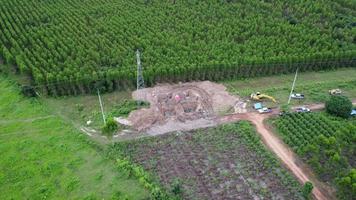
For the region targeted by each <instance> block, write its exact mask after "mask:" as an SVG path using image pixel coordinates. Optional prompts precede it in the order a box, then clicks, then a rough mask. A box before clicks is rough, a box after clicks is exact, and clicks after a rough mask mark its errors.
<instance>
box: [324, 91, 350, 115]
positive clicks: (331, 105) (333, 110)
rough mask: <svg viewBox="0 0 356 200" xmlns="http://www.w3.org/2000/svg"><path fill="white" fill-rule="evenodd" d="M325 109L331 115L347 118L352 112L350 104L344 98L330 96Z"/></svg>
mask: <svg viewBox="0 0 356 200" xmlns="http://www.w3.org/2000/svg"><path fill="white" fill-rule="evenodd" d="M325 108H326V111H327V112H328V113H330V114H332V115H335V116H338V117H342V118H348V117H350V113H351V110H352V102H351V101H350V100H349V99H348V98H347V97H345V96H331V97H330V99H329V100H328V101H327V102H326V103H325Z"/></svg>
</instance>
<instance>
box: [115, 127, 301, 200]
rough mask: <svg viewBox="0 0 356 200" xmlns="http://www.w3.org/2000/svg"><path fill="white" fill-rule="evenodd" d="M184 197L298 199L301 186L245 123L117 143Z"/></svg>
mask: <svg viewBox="0 0 356 200" xmlns="http://www.w3.org/2000/svg"><path fill="white" fill-rule="evenodd" d="M111 155H113V157H115V156H119V157H121V156H123V155H124V156H129V157H130V158H131V159H132V160H133V161H134V162H136V163H138V164H141V165H143V166H144V167H145V169H147V170H148V171H150V172H151V173H153V174H155V175H157V177H158V178H159V180H160V181H161V183H162V184H164V185H165V187H166V188H167V189H168V190H172V188H174V187H173V186H176V184H177V182H178V183H179V188H181V191H182V192H181V194H182V196H183V197H184V199H302V198H301V196H300V193H299V189H300V185H299V184H298V182H297V181H296V180H295V179H294V178H293V177H292V176H291V175H290V174H289V172H287V171H286V170H285V169H284V168H283V167H282V166H281V164H280V163H279V161H278V160H277V159H276V158H275V157H274V156H273V155H272V154H271V153H270V152H269V151H268V150H267V149H266V148H265V146H264V145H263V144H262V142H261V140H260V138H259V137H258V135H257V134H256V132H255V130H254V128H253V127H252V126H251V125H250V124H249V123H248V122H245V121H244V122H240V123H235V124H227V125H222V126H219V127H216V128H209V129H200V130H196V131H191V132H187V133H180V132H176V133H171V134H166V135H163V136H160V137H150V138H143V139H139V140H134V141H128V142H121V143H116V144H114V145H113V146H112V148H111Z"/></svg>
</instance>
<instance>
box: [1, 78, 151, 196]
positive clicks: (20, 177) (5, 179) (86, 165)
mask: <svg viewBox="0 0 356 200" xmlns="http://www.w3.org/2000/svg"><path fill="white" fill-rule="evenodd" d="M0 94H1V95H0V199H85V198H86V199H111V198H112V197H114V199H115V198H116V199H120V198H122V197H123V196H127V197H129V199H144V198H146V197H148V196H149V195H148V193H147V192H146V191H145V190H144V189H143V188H142V187H140V185H139V184H138V181H137V180H133V179H128V178H127V177H126V176H124V175H123V174H121V173H120V172H119V171H117V170H116V169H115V167H114V162H112V161H111V160H108V159H105V158H104V157H103V156H102V155H101V153H100V152H101V151H100V149H98V148H97V146H96V145H95V144H93V143H92V142H90V141H89V140H88V139H87V138H86V136H84V135H82V134H80V133H79V132H78V131H77V130H75V129H74V128H73V127H72V126H71V125H70V124H68V123H65V122H63V120H62V119H61V118H60V117H57V116H54V115H52V114H51V112H49V111H48V110H50V109H47V108H46V107H44V106H43V105H42V104H40V103H38V102H37V101H36V100H30V99H26V98H23V97H21V96H20V95H19V90H18V89H17V87H16V86H15V84H14V83H12V82H11V81H10V80H9V79H7V78H4V77H0Z"/></svg>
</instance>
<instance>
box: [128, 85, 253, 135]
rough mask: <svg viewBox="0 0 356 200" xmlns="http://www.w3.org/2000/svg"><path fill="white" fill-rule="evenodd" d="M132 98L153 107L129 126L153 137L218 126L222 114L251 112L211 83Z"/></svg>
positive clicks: (134, 117) (153, 90) (137, 115)
mask: <svg viewBox="0 0 356 200" xmlns="http://www.w3.org/2000/svg"><path fill="white" fill-rule="evenodd" d="M132 96H133V99H135V100H137V101H147V102H149V103H150V107H149V108H144V109H140V110H136V111H134V112H132V113H131V114H130V115H129V117H128V121H129V123H130V124H131V125H132V127H133V128H134V129H135V130H137V131H140V132H142V131H144V132H147V133H149V134H153V135H158V134H163V133H166V132H172V131H178V130H191V129H196V128H203V127H209V126H215V125H216V119H217V116H218V115H219V114H223V113H244V112H246V111H247V110H246V105H247V104H246V102H245V101H244V100H243V99H241V98H240V97H238V96H232V95H230V94H229V93H228V92H227V91H226V88H225V86H223V85H221V84H217V83H212V82H210V81H204V82H192V83H182V84H177V85H168V84H166V85H159V86H156V87H154V88H145V89H141V90H137V91H135V92H133V94H132Z"/></svg>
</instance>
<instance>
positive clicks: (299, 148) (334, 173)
mask: <svg viewBox="0 0 356 200" xmlns="http://www.w3.org/2000/svg"><path fill="white" fill-rule="evenodd" d="M276 124H277V128H278V130H279V132H280V134H281V135H282V138H283V140H284V141H285V142H286V143H287V144H289V145H290V146H292V147H293V148H294V149H295V150H296V152H297V153H298V154H299V155H301V156H302V158H303V159H304V160H305V161H306V162H307V163H308V164H309V165H310V166H311V167H312V168H313V170H314V171H315V172H316V173H317V174H318V175H319V177H320V178H321V179H322V180H323V181H326V182H332V183H334V185H335V186H336V187H337V188H338V197H339V198H340V199H345V200H346V199H352V197H353V196H355V195H356V193H355V187H354V185H353V184H354V183H355V181H356V180H354V179H352V178H350V174H352V173H354V170H355V169H353V168H355V164H356V163H355V159H354V156H355V153H356V147H355V143H356V135H355V133H356V126H355V124H353V123H352V121H342V120H341V118H334V117H331V116H329V115H325V114H322V113H311V114H308V113H296V114H290V115H286V116H284V117H281V118H279V119H278V120H277V123H276ZM335 169H337V170H335Z"/></svg>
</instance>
